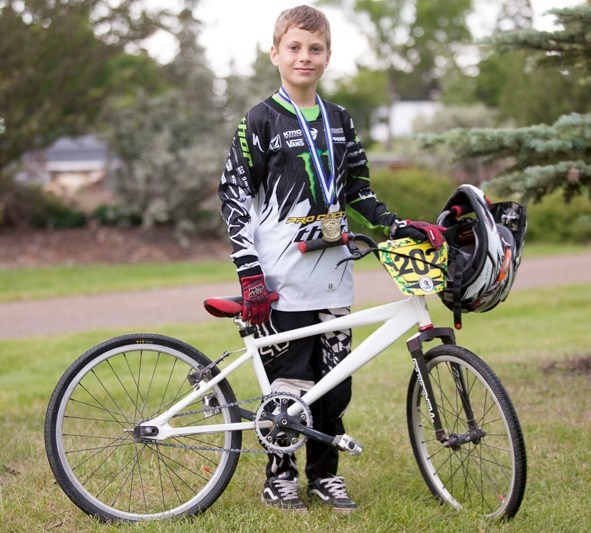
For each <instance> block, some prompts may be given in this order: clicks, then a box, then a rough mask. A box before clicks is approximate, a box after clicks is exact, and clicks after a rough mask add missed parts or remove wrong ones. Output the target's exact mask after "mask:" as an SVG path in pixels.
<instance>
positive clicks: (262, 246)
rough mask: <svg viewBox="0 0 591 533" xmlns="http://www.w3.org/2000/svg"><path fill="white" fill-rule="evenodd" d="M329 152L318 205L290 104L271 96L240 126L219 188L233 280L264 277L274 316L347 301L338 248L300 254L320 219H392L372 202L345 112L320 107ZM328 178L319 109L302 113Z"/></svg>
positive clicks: (346, 266) (349, 290) (378, 222)
mask: <svg viewBox="0 0 591 533" xmlns="http://www.w3.org/2000/svg"><path fill="white" fill-rule="evenodd" d="M325 106H326V110H327V113H328V122H329V124H330V130H331V131H330V135H331V137H332V142H333V151H334V161H333V163H332V164H333V165H334V180H335V182H334V196H333V198H332V199H330V201H326V199H325V196H324V195H323V193H322V189H321V186H320V182H319V178H318V176H317V175H316V172H315V169H314V165H313V164H312V159H311V156H310V149H309V147H308V145H307V143H306V141H305V138H304V135H303V132H302V130H301V128H300V126H299V123H298V121H297V118H296V115H295V113H294V110H293V108H292V107H291V105H289V104H288V103H286V102H284V101H282V100H281V99H280V98H279V97H278V96H277V95H274V96H271V97H269V98H267V99H266V100H264V101H262V102H260V103H259V104H258V105H256V106H255V107H253V108H252V109H251V110H250V111H249V112H248V113H247V114H246V115H245V117H244V118H243V119H242V121H241V122H240V124H239V126H238V129H237V131H236V134H235V136H234V139H233V141H232V145H231V148H230V153H229V155H228V159H227V162H226V166H225V169H224V172H223V174H222V177H221V182H220V185H219V197H220V199H221V202H222V208H221V212H222V217H223V218H224V220H225V222H226V224H227V226H228V233H229V236H230V240H231V243H232V259H233V261H234V263H235V264H236V267H237V271H238V274H239V275H242V276H243V275H249V274H255V273H260V272H261V271H262V272H263V273H264V274H265V280H266V284H267V287H268V288H269V289H270V290H273V291H276V292H277V293H279V300H278V302H276V303H275V304H274V306H275V307H276V308H277V309H279V310H282V311H305V310H314V309H331V308H339V307H347V306H350V305H351V304H352V301H353V276H352V264H351V262H350V261H349V262H345V263H341V264H340V266H338V267H336V265H337V263H339V261H340V260H341V259H344V258H346V257H348V256H349V251H348V249H347V248H346V247H345V246H337V247H333V248H328V249H325V250H322V251H315V252H310V253H306V254H301V253H300V251H299V249H298V243H299V242H301V241H309V240H312V239H318V238H320V237H321V235H322V233H321V224H322V221H323V220H324V219H326V218H332V219H336V220H338V221H339V223H340V226H341V230H342V231H347V230H348V225H347V217H348V216H350V217H353V218H355V219H356V220H358V221H359V222H361V223H362V224H363V225H365V226H367V227H378V226H382V227H384V228H389V227H390V226H391V224H392V223H393V222H394V220H395V219H396V218H397V216H396V215H395V214H394V213H392V212H390V211H388V209H387V207H386V205H385V204H384V203H382V202H380V201H378V200H377V198H376V196H375V194H374V193H373V192H372V190H371V188H370V183H369V167H368V161H367V157H366V153H365V151H364V149H363V146H362V145H361V143H360V141H359V139H358V137H357V134H356V132H355V128H354V125H353V121H352V119H351V117H350V115H349V113H348V112H347V111H346V110H345V109H344V108H343V107H341V106H338V105H336V104H334V103H331V102H326V101H325ZM302 111H303V113H304V115H305V117H306V119H307V121H308V124H309V128H310V131H311V133H312V137H313V138H314V141H315V145H316V146H315V148H316V150H317V152H318V153H319V155H320V157H321V161H322V164H323V165H324V169H325V172H326V173H330V163H329V161H328V159H329V158H328V150H327V146H326V138H325V132H324V128H323V123H322V120H321V117H320V115H319V109H318V106H316V107H314V108H309V109H303V110H302Z"/></svg>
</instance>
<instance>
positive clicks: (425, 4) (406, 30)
mask: <svg viewBox="0 0 591 533" xmlns="http://www.w3.org/2000/svg"><path fill="white" fill-rule="evenodd" d="M321 3H324V4H331V5H338V6H339V8H341V9H344V10H346V11H347V12H348V13H349V14H350V15H352V18H353V20H354V21H355V22H356V23H357V24H358V26H359V28H360V31H361V32H362V33H363V34H364V35H365V36H366V38H367V39H368V42H369V44H370V47H371V50H372V52H373V55H374V56H375V57H374V58H372V59H375V62H377V65H378V68H379V69H380V70H382V71H383V72H384V73H386V76H387V98H388V102H389V103H390V105H394V104H395V102H396V101H397V100H398V99H399V98H400V95H401V92H402V89H403V88H407V90H408V89H411V88H412V89H413V93H412V94H409V92H410V91H409V92H406V91H405V92H406V94H405V96H406V97H409V96H411V98H412V96H415V98H417V99H418V98H424V97H425V96H432V94H433V93H434V92H435V91H438V90H439V80H440V78H441V77H442V76H443V75H444V73H445V72H447V71H448V70H449V69H451V68H452V67H453V66H454V65H455V63H456V59H457V54H459V53H460V51H461V47H460V44H461V43H463V42H466V41H467V40H469V39H470V32H469V30H468V28H467V26H466V16H467V15H468V13H469V12H470V10H471V0H447V1H446V2H433V1H432V0H347V1H346V2H340V1H339V2H337V1H336V0H324V1H323V2H321ZM403 80H404V81H403ZM414 91H416V92H414ZM389 131H391V128H389Z"/></svg>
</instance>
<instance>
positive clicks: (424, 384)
mask: <svg viewBox="0 0 591 533" xmlns="http://www.w3.org/2000/svg"><path fill="white" fill-rule="evenodd" d="M433 339H441V341H442V342H443V344H455V343H456V341H455V335H454V332H453V330H452V329H451V328H428V329H425V330H423V331H420V332H419V333H418V334H417V335H415V336H414V337H413V338H412V339H410V340H409V341H408V342H407V343H406V345H407V347H408V351H409V352H410V355H411V357H412V362H413V366H414V369H415V372H416V374H417V379H418V380H419V384H420V385H421V388H422V394H423V398H424V399H425V403H426V405H427V409H428V410H429V416H430V417H431V420H432V422H433V427H434V428H435V436H436V438H437V440H438V441H439V442H441V443H442V444H443V445H445V446H449V447H451V448H453V449H457V448H458V447H459V446H461V445H462V444H464V443H466V442H476V443H477V442H478V441H479V440H480V438H482V437H483V436H484V434H483V433H482V431H481V430H480V429H479V428H478V427H477V425H476V420H475V418H474V411H473V410H472V405H471V404H470V396H469V394H468V387H467V385H466V380H465V378H464V375H463V374H462V371H461V368H460V365H458V364H457V363H451V369H452V373H453V376H454V381H455V382H456V388H457V390H458V394H459V396H460V399H461V402H462V407H463V409H464V413H465V415H466V421H467V425H468V428H469V431H468V433H466V434H463V435H456V434H452V435H447V434H446V432H445V429H444V428H443V425H442V424H441V418H440V416H439V411H438V408H437V402H436V401H435V396H434V393H433V386H432V385H431V378H430V377H429V371H428V370H427V362H426V361H425V356H424V354H423V343H424V342H429V341H431V340H433Z"/></svg>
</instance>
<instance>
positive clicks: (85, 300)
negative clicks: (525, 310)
mask: <svg viewBox="0 0 591 533" xmlns="http://www.w3.org/2000/svg"><path fill="white" fill-rule="evenodd" d="M576 283H591V251H590V252H587V253H581V254H573V255H562V256H553V257H540V258H533V259H525V260H524V261H523V264H522V265H521V267H520V269H519V274H518V276H517V279H516V281H515V285H514V290H520V289H526V288H531V287H540V286H544V285H548V284H552V285H556V286H557V285H567V284H569V285H570V284H576ZM237 293H238V283H237V282H234V283H222V284H210V285H200V286H189V287H178V288H171V289H161V290H150V291H141V292H124V293H110V294H101V295H97V296H75V297H69V298H53V299H49V300H37V301H25V302H8V303H0V339H8V338H12V339H23V338H27V337H32V336H45V335H56V334H63V333H73V332H77V331H84V330H92V329H101V328H126V329H129V330H130V331H132V330H133V331H136V330H138V329H142V330H149V329H150V328H151V327H157V326H163V325H166V324H182V323H196V322H200V321H202V320H205V319H210V320H215V319H214V318H213V317H211V316H210V315H208V314H207V312H206V311H205V310H204V309H203V305H202V302H203V300H204V299H205V298H206V297H207V296H225V295H230V294H237ZM399 296H400V293H399V292H398V290H397V289H396V287H395V286H394V284H393V283H392V281H391V280H390V278H389V277H388V275H387V274H386V272H385V271H380V270H377V271H359V272H356V273H355V304H356V305H363V304H366V303H370V302H371V303H385V302H387V301H388V300H393V299H396V298H398V297H399Z"/></svg>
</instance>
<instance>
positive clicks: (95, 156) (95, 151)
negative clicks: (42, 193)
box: [17, 135, 117, 200]
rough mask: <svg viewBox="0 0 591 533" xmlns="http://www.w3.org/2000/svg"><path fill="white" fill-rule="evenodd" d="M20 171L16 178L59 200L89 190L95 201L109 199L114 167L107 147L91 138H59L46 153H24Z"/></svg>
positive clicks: (87, 136)
mask: <svg viewBox="0 0 591 533" xmlns="http://www.w3.org/2000/svg"><path fill="white" fill-rule="evenodd" d="M23 163H24V169H23V171H22V172H20V173H19V175H18V176H17V180H18V181H20V182H23V183H36V184H39V185H41V186H42V187H43V188H44V189H45V190H46V191H50V192H53V193H54V194H56V195H57V196H60V197H62V198H66V199H67V198H73V197H75V196H76V195H77V193H79V192H80V191H82V190H85V189H86V190H91V191H93V194H95V195H96V196H97V200H98V199H100V200H106V199H108V198H109V197H110V190H111V184H110V179H109V178H110V177H111V174H112V172H113V170H114V169H115V167H116V165H117V160H116V158H114V157H113V155H112V154H111V153H110V152H109V149H108V147H107V144H106V143H105V142H104V141H102V140H101V139H99V138H97V137H96V136H94V135H83V136H81V137H76V138H73V137H61V138H60V139H58V140H57V141H55V142H54V143H53V144H52V145H51V146H49V147H48V148H47V149H46V150H44V151H40V152H33V153H31V152H30V153H27V154H26V155H25V156H24V157H23Z"/></svg>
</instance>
